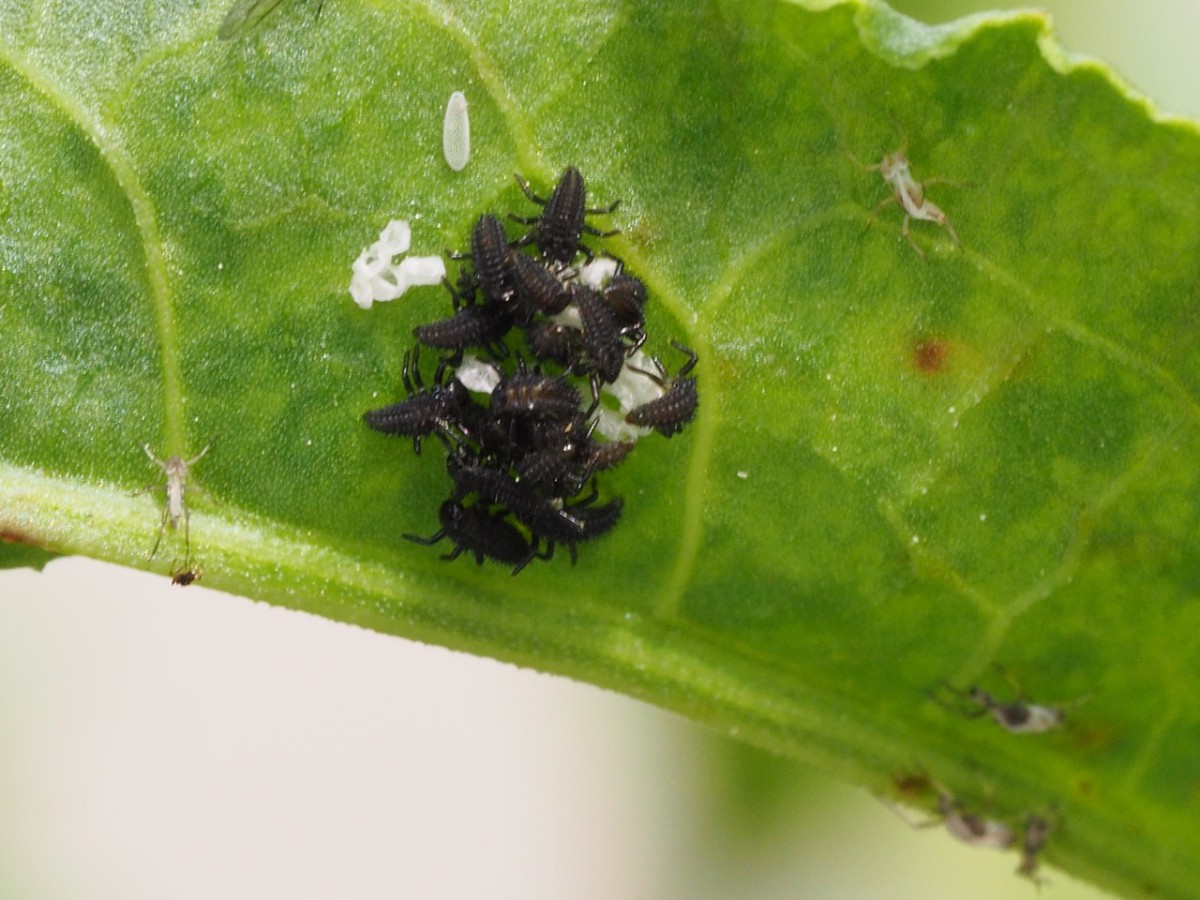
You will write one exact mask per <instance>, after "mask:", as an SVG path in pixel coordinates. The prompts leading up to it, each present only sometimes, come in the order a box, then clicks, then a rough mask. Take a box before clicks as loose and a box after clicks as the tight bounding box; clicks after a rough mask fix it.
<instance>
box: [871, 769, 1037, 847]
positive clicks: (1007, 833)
mask: <svg viewBox="0 0 1200 900" xmlns="http://www.w3.org/2000/svg"><path fill="white" fill-rule="evenodd" d="M922 781H924V779H922ZM934 786H935V787H937V785H936V783H935V784H934ZM937 792H938V803H937V811H938V815H939V816H940V818H936V819H926V820H923V821H916V820H914V819H913V818H912V817H911V816H910V814H909V813H907V812H906V811H905V810H903V809H901V808H900V807H898V806H896V805H895V804H894V803H891V802H889V801H887V800H884V801H883V802H884V805H886V806H887V807H888V809H890V810H891V811H892V812H894V813H895V814H896V815H897V816H899V817H900V818H901V819H902V820H903V821H904V822H906V823H907V824H908V825H909V826H911V827H912V828H934V827H936V826H938V825H944V826H945V828H946V831H947V832H948V833H949V834H950V836H951V837H952V838H954V839H955V840H957V841H961V842H962V843H964V844H970V845H971V846H972V847H989V848H991V849H993V850H1007V849H1008V848H1009V847H1011V846H1012V845H1013V843H1014V842H1015V841H1016V835H1014V834H1013V830H1012V829H1011V828H1009V827H1008V826H1007V825H1005V824H1004V823H1003V822H998V821H996V820H995V819H985V818H984V817H983V816H981V815H978V814H976V813H965V812H963V811H962V807H961V806H960V804H959V803H958V801H957V800H955V799H954V797H953V795H951V794H950V792H949V791H947V790H946V789H944V788H942V787H937Z"/></svg>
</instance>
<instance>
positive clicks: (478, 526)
mask: <svg viewBox="0 0 1200 900" xmlns="http://www.w3.org/2000/svg"><path fill="white" fill-rule="evenodd" d="M517 181H518V183H519V184H520V185H521V189H522V190H523V191H524V192H525V194H526V196H528V197H529V199H530V200H532V201H533V202H534V203H537V204H538V205H540V206H541V207H542V210H541V214H540V215H537V216H533V217H528V218H523V217H518V216H510V218H511V219H512V220H513V221H515V222H518V223H520V224H522V225H526V226H529V228H528V230H527V231H526V232H525V233H524V234H522V235H520V236H518V237H516V238H515V239H510V238H509V236H508V234H507V233H506V232H505V228H504V225H503V223H502V222H501V221H500V219H498V218H497V217H496V216H493V215H486V214H485V215H482V216H480V217H479V220H478V221H477V222H476V223H475V228H474V230H473V231H472V233H471V252H470V254H454V255H453V258H455V259H461V260H466V261H468V262H465V263H464V264H463V266H462V269H461V271H460V272H459V276H458V280H457V285H456V286H455V285H452V284H451V283H450V282H449V280H447V281H446V283H445V284H446V288H447V290H448V291H449V292H450V296H451V299H452V300H453V303H454V314H453V315H451V316H450V317H449V318H446V319H440V320H438V321H436V322H431V323H429V324H427V325H418V326H417V327H416V328H414V329H413V334H414V335H415V336H416V338H417V341H418V345H417V347H415V348H414V349H413V350H412V351H411V352H409V353H407V354H405V358H404V370H403V374H404V387H405V390H406V391H407V392H408V398H407V399H405V400H401V401H400V402H399V403H395V404H393V405H391V406H385V407H383V408H382V409H373V410H371V411H370V412H368V413H366V414H365V415H364V416H363V418H364V420H365V421H366V423H367V424H368V425H370V426H371V427H372V428H374V429H375V430H376V431H382V432H384V433H385V434H391V435H397V436H402V437H410V438H412V442H413V449H414V451H415V452H417V453H418V454H419V453H420V452H421V439H422V438H423V437H428V436H429V435H433V436H435V437H437V438H438V439H439V440H440V441H441V443H442V444H443V445H445V447H446V450H447V452H448V455H447V459H446V468H447V470H448V472H449V474H450V478H451V480H452V482H453V491H452V493H451V496H450V498H449V499H448V500H446V501H445V502H444V503H443V504H442V506H441V509H440V510H439V511H438V519H439V521H440V523H441V528H440V529H439V530H438V531H437V532H436V533H434V534H433V535H431V536H430V537H419V536H417V535H412V534H406V535H404V537H405V538H407V539H408V540H411V541H415V542H417V543H419V544H435V543H437V542H439V541H441V540H443V539H447V538H448V539H449V540H450V541H451V542H453V544H454V549H453V550H452V551H451V552H450V553H448V554H447V555H446V557H445V558H446V559H454V558H455V557H457V556H459V555H460V554H462V553H464V552H466V553H469V554H471V555H473V556H474V557H475V560H476V562H477V563H479V564H481V565H482V563H483V561H484V560H485V559H492V560H495V561H497V562H500V563H504V564H506V565H510V566H512V567H513V574H514V575H515V574H516V573H517V572H520V571H521V570H522V569H523V568H525V566H527V565H528V564H529V563H530V562H531V561H532V560H533V559H547V560H548V559H550V558H551V557H552V556H553V555H554V549H555V547H556V546H558V545H559V544H563V545H566V547H567V549H568V550H569V551H570V553H571V562H572V564H573V563H574V562H575V559H576V545H578V544H580V543H583V542H584V541H590V540H593V539H594V538H598V537H600V536H601V535H604V534H607V533H608V532H609V531H611V530H612V529H613V527H614V526H615V525H616V524H617V521H618V519H620V517H621V507H622V500H621V498H620V497H614V498H612V499H611V500H608V501H607V502H604V503H599V502H597V500H598V497H599V489H598V488H597V485H596V473H597V472H601V471H603V470H605V469H611V468H613V467H614V466H616V465H617V464H618V463H620V462H621V461H622V460H624V459H625V457H626V456H628V455H629V452H630V451H631V450H632V449H633V446H634V442H635V440H636V438H637V437H638V436H639V434H640V433H645V432H647V431H648V430H651V429H653V430H655V431H658V432H659V433H661V434H664V435H666V436H667V437H670V436H671V435H673V434H676V433H678V432H679V431H680V430H682V428H683V426H684V425H686V424H687V423H688V422H689V421H691V419H692V417H693V415H694V414H695V412H696V404H697V398H696V380H695V378H693V377H690V375H689V373H690V372H691V370H692V368H693V367H694V366H695V364H696V354H695V353H693V352H692V351H691V350H689V349H687V348H686V347H683V346H682V345H680V344H675V345H674V346H675V347H676V348H677V349H678V350H680V352H682V353H684V354H685V355H686V356H687V357H688V361H687V362H686V363H685V364H684V365H683V367H682V368H681V369H680V370H679V371H678V373H677V374H676V375H675V376H674V377H673V378H670V377H668V376H667V374H666V372H665V371H664V370H663V368H662V365H661V364H660V363H659V362H658V361H657V360H654V359H650V360H649V362H650V363H651V364H652V365H653V367H654V369H655V370H656V371H649V370H647V369H645V368H642V367H641V366H643V365H645V362H643V359H642V355H641V352H640V348H641V346H642V344H643V343H644V342H645V340H646V328H645V318H644V316H643V311H644V308H645V305H646V286H645V284H643V283H642V282H641V281H640V280H639V279H638V278H636V277H634V276H633V275H631V274H629V273H628V272H626V271H625V268H624V265H623V264H622V263H621V262H620V261H619V260H617V259H616V258H615V257H611V256H609V257H604V258H602V259H599V260H597V259H596V258H595V254H594V253H593V252H592V251H591V250H590V249H589V248H588V247H586V246H584V244H583V243H582V237H583V234H584V233H585V232H586V233H588V234H591V235H595V236H597V237H610V236H612V235H613V234H616V232H614V231H600V230H598V229H596V228H593V227H592V226H591V225H589V224H588V223H587V222H586V221H585V219H586V217H587V216H588V215H599V214H605V213H610V212H612V211H613V210H614V209H615V208H616V207H617V204H616V203H613V204H612V205H611V206H608V207H606V208H604V209H589V208H588V207H587V204H586V197H585V191H584V185H583V177H582V176H581V175H580V174H579V171H578V170H577V169H575V168H573V167H569V168H567V170H566V171H565V172H563V174H562V177H561V178H560V179H559V181H558V184H557V185H556V186H555V188H554V192H553V193H552V194H551V196H550V199H549V200H543V199H541V198H539V197H537V196H535V195H534V194H533V193H532V192H531V191H530V190H529V187H528V185H526V184H525V182H524V181H523V180H522V179H521V178H520V176H517ZM531 244H532V245H534V246H536V248H537V254H536V255H531V254H529V253H526V252H524V250H523V249H522V248H525V247H528V246H529V245H531ZM598 270H603V271H604V272H606V273H607V274H608V275H609V276H610V277H608V278H607V279H606V280H605V279H603V278H599V277H594V276H595V275H596V273H597V271H598ZM515 332H520V333H521V334H522V336H523V347H521V346H519V345H518V344H517V342H516V341H515V340H514V339H513V335H514V333H515ZM421 345H424V346H425V347H429V348H431V349H433V350H435V351H437V352H438V353H439V354H441V356H440V359H439V362H438V366H437V370H436V372H435V374H434V376H433V382H432V386H429V387H427V386H426V384H425V382H424V380H423V379H422V377H421V373H420V346H421ZM468 350H471V351H473V353H472V354H470V355H468V353H467V351H468ZM602 390H604V391H605V392H606V393H611V394H613V395H614V397H616V398H617V400H618V402H619V404H620V407H621V408H620V410H619V412H618V411H617V410H613V409H612V408H611V407H610V406H609V405H607V404H602V402H601V391H602ZM605 434H607V435H608V437H607V439H602V435H605ZM625 438H631V439H625Z"/></svg>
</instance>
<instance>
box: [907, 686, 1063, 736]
mask: <svg viewBox="0 0 1200 900" xmlns="http://www.w3.org/2000/svg"><path fill="white" fill-rule="evenodd" d="M939 687H940V688H941V690H942V692H943V693H944V694H947V695H949V696H951V697H953V698H954V702H953V703H951V702H949V701H948V700H947V699H946V698H944V697H941V696H939V695H938V694H937V693H933V692H931V693H930V695H929V697H930V699H931V700H933V701H934V702H935V703H937V704H938V705H939V706H941V707H943V708H945V709H948V710H950V711H951V712H953V713H956V714H958V715H960V716H963V717H964V718H968V719H973V718H976V717H978V716H982V715H985V714H987V715H990V716H991V717H992V719H993V720H994V721H995V722H996V724H997V725H999V726H1000V727H1001V728H1003V729H1004V730H1005V731H1007V732H1009V733H1011V734H1044V733H1046V732H1047V731H1054V730H1056V729H1058V728H1061V727H1062V726H1063V725H1064V724H1066V721H1067V710H1068V709H1070V708H1071V707H1073V706H1078V705H1079V704H1080V703H1082V702H1084V700H1086V699H1087V697H1082V698H1080V699H1078V700H1075V701H1074V702H1072V703H1069V704H1058V705H1049V704H1044V703H1030V702H1028V701H1026V700H1025V699H1024V698H1023V697H1022V696H1020V691H1019V690H1016V685H1015V684H1013V688H1014V691H1015V692H1016V693H1017V695H1018V696H1017V699H1016V700H1013V701H1012V702H1009V703H1004V702H1002V701H1000V700H998V699H997V698H996V697H994V696H992V694H990V693H989V692H988V691H985V690H984V689H983V688H981V687H978V686H975V687H972V688H970V689H969V690H966V691H961V690H959V689H958V688H956V687H954V686H953V685H950V684H948V683H946V682H942V683H941V684H940V685H939Z"/></svg>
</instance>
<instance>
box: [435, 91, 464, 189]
mask: <svg viewBox="0 0 1200 900" xmlns="http://www.w3.org/2000/svg"><path fill="white" fill-rule="evenodd" d="M442 154H443V155H444V156H445V157H446V165H448V166H449V167H450V168H451V169H453V170H454V171H455V172H461V171H462V170H463V169H465V168H466V167H467V160H468V159H470V158H471V120H470V119H469V118H468V117H467V98H466V97H465V96H463V92H462V91H455V92H454V93H453V94H451V95H450V102H449V103H447V104H446V118H445V119H443V120H442Z"/></svg>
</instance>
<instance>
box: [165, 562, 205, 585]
mask: <svg viewBox="0 0 1200 900" xmlns="http://www.w3.org/2000/svg"><path fill="white" fill-rule="evenodd" d="M203 575H204V570H203V569H201V568H200V567H199V566H192V567H190V568H189V567H187V566H184V567H183V568H180V569H175V570H174V571H172V572H171V584H177V585H179V586H180V587H187V586H188V585H189V584H191V583H192V582H194V581H199V580H200V578H201V577H202V576H203Z"/></svg>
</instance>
